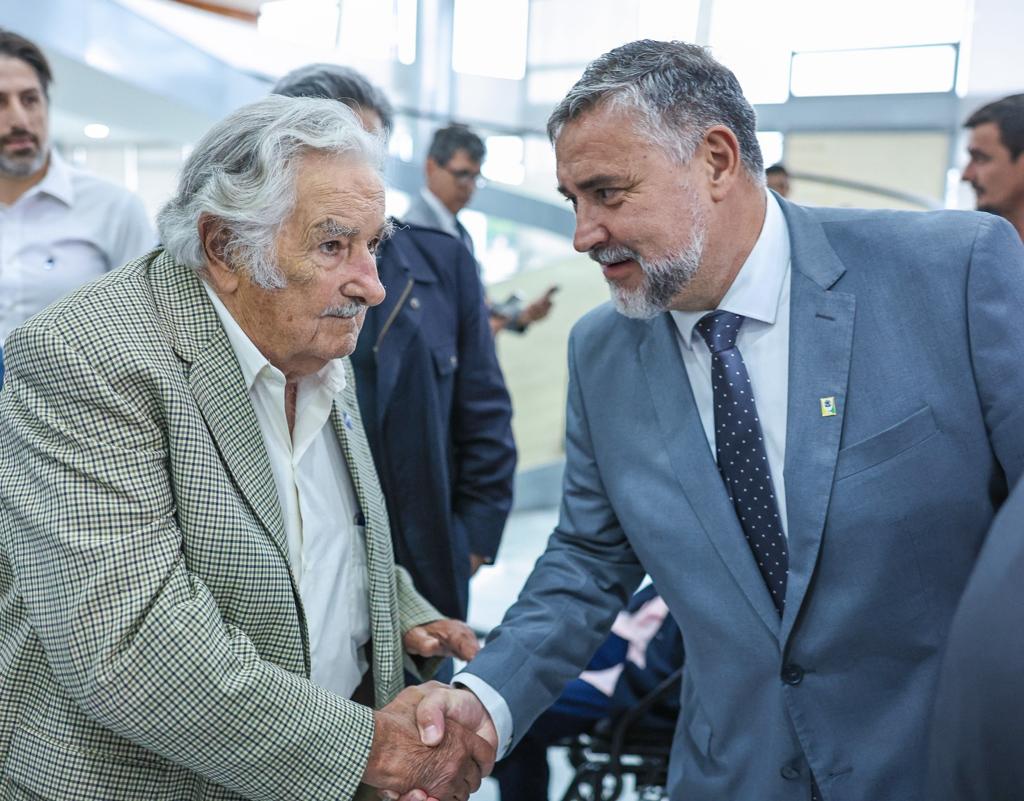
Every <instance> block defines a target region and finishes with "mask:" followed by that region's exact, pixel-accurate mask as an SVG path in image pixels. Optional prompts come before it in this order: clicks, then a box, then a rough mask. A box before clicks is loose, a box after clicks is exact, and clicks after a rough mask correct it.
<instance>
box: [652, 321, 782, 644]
mask: <svg viewBox="0 0 1024 801" xmlns="http://www.w3.org/2000/svg"><path fill="white" fill-rule="evenodd" d="M640 362H641V364H642V365H643V369H644V372H645V374H646V377H647V385H648V388H649V390H650V393H651V400H652V401H653V403H654V408H655V412H656V416H657V419H658V428H659V434H660V436H659V437H658V442H659V443H663V444H664V446H666V447H667V449H668V455H669V460H670V461H671V463H672V468H673V470H674V471H675V474H676V478H677V479H678V481H679V483H680V484H681V485H682V488H683V492H684V493H685V495H686V497H687V499H688V500H689V502H690V506H691V508H692V509H693V511H694V513H695V514H696V515H697V518H698V520H700V523H701V526H702V527H703V528H704V533H705V535H706V536H707V537H708V539H710V540H711V543H712V545H713V546H714V548H715V550H716V551H717V552H718V555H719V556H720V557H721V559H722V561H723V562H724V563H725V565H726V567H727V568H728V569H729V571H730V572H731V573H732V575H733V577H734V578H735V579H736V582H737V584H739V586H740V589H741V590H742V591H743V594H744V595H745V596H746V597H747V601H748V602H749V603H750V605H751V606H752V607H753V608H754V610H755V611H756V612H757V614H758V616H759V617H760V618H761V620H762V621H764V624H765V626H766V627H767V628H768V630H769V631H771V632H772V634H773V635H775V634H777V632H778V630H779V614H778V612H777V611H776V610H775V606H774V604H773V603H772V600H771V596H770V595H769V593H768V588H767V587H766V586H765V583H764V579H762V578H761V574H760V573H759V572H758V570H757V565H756V564H755V562H754V557H753V555H752V554H751V552H750V546H749V545H748V544H747V541H746V539H745V538H744V536H743V530H742V528H741V527H740V523H739V518H737V517H736V510H735V508H734V507H733V505H732V503H731V502H730V501H729V496H728V494H727V493H726V491H725V484H724V483H723V482H722V479H721V477H720V476H719V473H718V466H717V465H716V464H715V459H714V456H713V455H712V453H711V449H710V448H709V447H708V441H707V437H706V436H705V435H704V428H703V426H702V425H701V421H700V414H699V413H698V411H697V404H696V403H695V402H694V400H693V392H692V390H691V389H690V380H689V378H688V377H687V375H686V367H685V366H684V364H683V362H682V356H681V355H680V353H679V343H678V341H677V339H676V329H675V325H674V323H673V322H672V318H671V316H670V315H668V314H663V315H661V316H660V317H658V318H657V319H655V320H654V321H652V323H651V324H650V325H649V326H648V332H647V335H646V338H645V339H644V340H643V341H642V342H641V344H640Z"/></svg>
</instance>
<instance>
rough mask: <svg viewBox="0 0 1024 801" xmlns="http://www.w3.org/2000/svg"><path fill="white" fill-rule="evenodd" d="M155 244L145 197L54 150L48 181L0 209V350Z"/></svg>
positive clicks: (2, 205) (47, 171)
mask: <svg viewBox="0 0 1024 801" xmlns="http://www.w3.org/2000/svg"><path fill="white" fill-rule="evenodd" d="M155 244H156V236H155V234H154V233H153V226H152V225H151V224H150V222H149V218H148V217H147V216H146V210H145V208H144V207H143V205H142V201H141V200H139V198H138V197H136V196H135V195H133V194H132V193H131V192H129V191H128V190H126V189H123V188H122V187H119V186H116V185H114V184H112V183H109V182H107V181H104V180H102V179H100V178H97V177H96V176H94V175H90V174H89V173H87V172H83V171H82V170H78V169H75V168H73V167H70V166H68V165H67V164H66V163H65V162H64V161H63V160H62V159H61V157H60V156H59V155H58V154H57V152H56V151H55V150H51V151H50V160H49V163H48V166H47V169H46V175H45V176H44V177H43V180H42V181H40V182H39V183H38V184H36V185H35V186H33V187H32V188H31V189H29V190H28V191H27V192H25V193H24V194H23V195H22V196H21V197H19V198H18V199H17V200H16V201H15V202H14V203H13V204H12V205H10V206H7V205H4V204H3V203H0V343H2V342H3V341H4V340H5V339H6V338H7V335H8V334H9V333H10V332H11V329H13V328H15V327H17V326H19V325H21V324H22V323H23V322H25V321H26V320H27V319H28V318H29V317H31V316H32V315H33V314H35V313H36V312H38V311H40V310H41V309H43V308H44V307H46V306H48V305H50V304H51V303H53V302H54V301H55V300H58V299H60V298H62V297H64V295H66V294H67V293H68V292H70V291H71V290H72V289H76V288H77V287H79V286H81V285H82V284H84V283H86V282H88V281H91V280H92V279H94V278H99V277H100V276H101V275H103V273H105V272H107V271H108V270H112V269H114V268H115V267H120V266H121V265H122V264H124V263H125V262H127V261H129V260H131V259H134V258H136V257H137V256H141V255H143V254H144V253H146V252H147V251H149V250H151V249H152V248H153V247H154V245H155Z"/></svg>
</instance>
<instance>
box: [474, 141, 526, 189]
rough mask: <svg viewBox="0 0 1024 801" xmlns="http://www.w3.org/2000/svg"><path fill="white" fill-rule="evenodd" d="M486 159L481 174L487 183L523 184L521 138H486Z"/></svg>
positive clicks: (523, 171)
mask: <svg viewBox="0 0 1024 801" xmlns="http://www.w3.org/2000/svg"><path fill="white" fill-rule="evenodd" d="M486 144H487V159H486V160H485V161H484V164H483V167H482V168H481V172H483V175H484V178H486V179H487V180H488V181H498V182H500V183H503V184H512V185H514V186H518V185H519V184H521V183H522V182H523V176H524V175H525V170H524V168H523V138H522V137H521V136H488V137H487V143H486Z"/></svg>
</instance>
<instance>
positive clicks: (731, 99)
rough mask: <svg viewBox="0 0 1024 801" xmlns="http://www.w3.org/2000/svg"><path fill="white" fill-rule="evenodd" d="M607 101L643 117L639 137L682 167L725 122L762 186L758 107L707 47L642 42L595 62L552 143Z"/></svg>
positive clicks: (554, 117) (571, 96)
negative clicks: (707, 135) (711, 130)
mask: <svg viewBox="0 0 1024 801" xmlns="http://www.w3.org/2000/svg"><path fill="white" fill-rule="evenodd" d="M605 104H606V105H607V106H608V107H610V108H616V107H618V108H622V109H623V110H630V111H634V112H638V119H636V120H635V124H636V126H637V128H638V130H639V131H640V133H642V134H644V135H646V136H648V137H649V138H650V139H651V141H653V142H655V143H656V144H658V145H660V146H661V147H663V148H664V149H665V150H666V151H667V152H668V153H669V154H670V155H672V156H673V157H674V158H675V159H677V160H678V161H679V162H681V163H686V162H687V161H689V160H690V159H691V158H692V157H693V154H694V152H695V150H696V148H697V145H698V143H699V142H700V141H701V138H702V137H703V136H704V132H705V131H707V130H708V129H709V128H711V127H712V126H714V125H724V126H725V127H727V128H728V129H729V130H731V131H732V132H733V133H734V134H735V135H736V138H737V140H739V145H740V158H741V159H742V162H743V166H744V167H745V168H746V171H747V172H748V173H749V174H750V177H751V178H752V179H753V180H754V181H755V183H758V184H760V183H763V182H764V162H763V161H762V158H761V147H760V145H758V142H757V116H756V115H755V114H754V109H753V107H752V106H751V105H750V103H749V102H747V99H746V98H745V97H744V96H743V91H742V89H740V84H739V81H737V80H736V76H735V75H733V74H732V72H731V71H730V70H729V69H728V68H727V67H724V66H723V65H721V64H719V63H718V62H717V61H715V59H713V58H712V57H711V55H710V54H709V53H708V52H707V50H705V49H704V48H703V47H698V46H697V45H692V44H687V43H685V42H656V41H653V40H651V39H642V40H640V41H637V42H630V43H629V44H625V45H622V46H621V47H617V48H615V49H614V50H611V51H609V52H608V53H605V54H604V55H603V56H600V57H598V58H596V59H594V61H592V62H590V64H589V65H588V66H587V69H586V70H585V71H584V73H583V77H582V78H580V79H579V80H578V81H577V82H576V84H575V85H574V86H573V87H572V89H570V90H569V93H568V94H567V95H566V96H565V98H563V100H562V102H561V103H559V104H558V105H557V106H556V107H555V110H554V111H553V112H551V116H550V118H549V119H548V136H549V137H550V138H551V141H552V142H554V141H555V140H556V139H557V138H558V136H559V134H560V133H561V132H562V128H563V127H564V126H565V125H566V123H568V122H570V121H572V120H574V119H576V118H577V117H579V116H580V115H581V114H583V113H584V112H586V111H590V110H592V109H594V108H595V107H597V106H598V105H605Z"/></svg>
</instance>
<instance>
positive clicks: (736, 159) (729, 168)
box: [702, 125, 743, 200]
mask: <svg viewBox="0 0 1024 801" xmlns="http://www.w3.org/2000/svg"><path fill="white" fill-rule="evenodd" d="M702 145H703V148H702V150H703V158H704V166H705V169H706V174H707V178H708V188H709V190H710V193H711V199H712V200H723V199H724V198H725V196H726V195H728V194H729V191H730V190H731V189H732V187H733V186H734V185H735V184H736V181H737V180H738V179H739V178H740V173H741V172H742V170H743V162H742V160H741V158H740V143H739V140H738V139H737V138H736V134H734V133H733V132H732V130H731V129H729V128H727V127H726V126H724V125H713V126H712V127H710V128H709V129H708V130H707V131H706V132H705V134H704V141H703V143H702Z"/></svg>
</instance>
